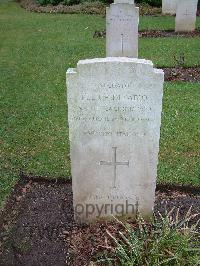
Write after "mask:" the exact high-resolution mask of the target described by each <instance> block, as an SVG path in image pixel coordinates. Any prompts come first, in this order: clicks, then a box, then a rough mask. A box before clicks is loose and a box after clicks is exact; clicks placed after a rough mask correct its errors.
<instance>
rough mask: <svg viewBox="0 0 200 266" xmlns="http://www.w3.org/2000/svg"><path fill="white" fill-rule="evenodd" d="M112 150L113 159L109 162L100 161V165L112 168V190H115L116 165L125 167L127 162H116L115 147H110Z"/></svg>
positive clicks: (127, 164)
mask: <svg viewBox="0 0 200 266" xmlns="http://www.w3.org/2000/svg"><path fill="white" fill-rule="evenodd" d="M112 150H113V159H112V161H111V162H106V161H100V165H109V166H113V167H114V180H113V188H116V178H117V166H118V165H126V166H129V161H128V162H118V161H117V147H112Z"/></svg>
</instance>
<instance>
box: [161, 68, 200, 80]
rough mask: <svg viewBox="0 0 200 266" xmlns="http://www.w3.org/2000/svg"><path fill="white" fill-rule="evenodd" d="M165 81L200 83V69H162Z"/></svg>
mask: <svg viewBox="0 0 200 266" xmlns="http://www.w3.org/2000/svg"><path fill="white" fill-rule="evenodd" d="M162 69H163V70H164V73H165V81H186V82H200V67H189V68H184V67H172V68H162Z"/></svg>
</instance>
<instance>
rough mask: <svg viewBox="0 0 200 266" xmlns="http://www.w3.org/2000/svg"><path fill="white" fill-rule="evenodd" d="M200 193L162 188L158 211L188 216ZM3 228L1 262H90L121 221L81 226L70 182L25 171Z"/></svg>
mask: <svg viewBox="0 0 200 266" xmlns="http://www.w3.org/2000/svg"><path fill="white" fill-rule="evenodd" d="M199 192H200V188H199V187H189V186H188V187H182V186H170V185H161V186H158V188H157V193H156V203H155V213H156V212H158V211H159V212H160V213H162V214H164V213H165V212H166V210H170V209H171V208H172V207H175V209H178V208H180V217H184V215H185V214H186V212H187V211H188V209H189V208H190V206H192V213H199V212H200V194H199ZM196 219H198V218H195V219H194V220H193V221H192V223H195V222H196ZM129 222H130V223H131V224H132V226H133V227H134V226H135V225H134V221H131V220H130V221H129ZM0 229H1V231H0V265H9V266H10V265H15V266H16V265H59V266H62V265H76V266H79V265H81V266H84V265H87V263H88V262H89V261H90V260H91V258H92V257H93V256H95V255H96V254H97V253H99V252H103V250H105V249H106V248H108V247H109V244H110V242H109V239H108V237H107V234H106V230H107V229H108V230H109V231H110V232H112V233H113V234H115V233H117V232H118V230H119V229H120V225H119V224H118V223H116V222H98V223H95V224H93V225H90V226H87V225H82V226H79V225H77V224H75V223H74V220H73V208H72V189H71V183H70V182H69V181H66V180H65V179H60V180H56V179H54V180H47V179H45V178H40V177H38V178H37V177H36V178H34V177H31V178H29V177H27V176H24V175H22V178H21V180H20V181H19V182H18V183H17V184H16V186H15V187H14V189H13V192H12V193H11V195H10V197H9V199H8V201H7V204H6V205H5V208H4V209H3V210H2V211H1V215H0Z"/></svg>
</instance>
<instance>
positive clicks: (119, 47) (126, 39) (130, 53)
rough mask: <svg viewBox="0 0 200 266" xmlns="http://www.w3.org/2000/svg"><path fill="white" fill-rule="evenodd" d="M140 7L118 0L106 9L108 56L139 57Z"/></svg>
mask: <svg viewBox="0 0 200 266" xmlns="http://www.w3.org/2000/svg"><path fill="white" fill-rule="evenodd" d="M138 24H139V8H138V7H135V5H134V1H131V0H129V1H128V0H127V1H126V0H124V1H123V0H118V1H117V0H116V2H115V3H114V4H111V5H110V7H108V8H107V9H106V56H107V57H110V56H111V57H112V56H113V57H118V56H119V57H120V56H122V57H123V56H127V57H135V58H137V57H138Z"/></svg>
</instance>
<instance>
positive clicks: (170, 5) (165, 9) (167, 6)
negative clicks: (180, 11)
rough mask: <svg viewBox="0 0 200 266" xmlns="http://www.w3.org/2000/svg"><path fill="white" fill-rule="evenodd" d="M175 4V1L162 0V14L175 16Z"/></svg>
mask: <svg viewBox="0 0 200 266" xmlns="http://www.w3.org/2000/svg"><path fill="white" fill-rule="evenodd" d="M176 2H177V0H162V13H163V14H170V15H175V14H176Z"/></svg>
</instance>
